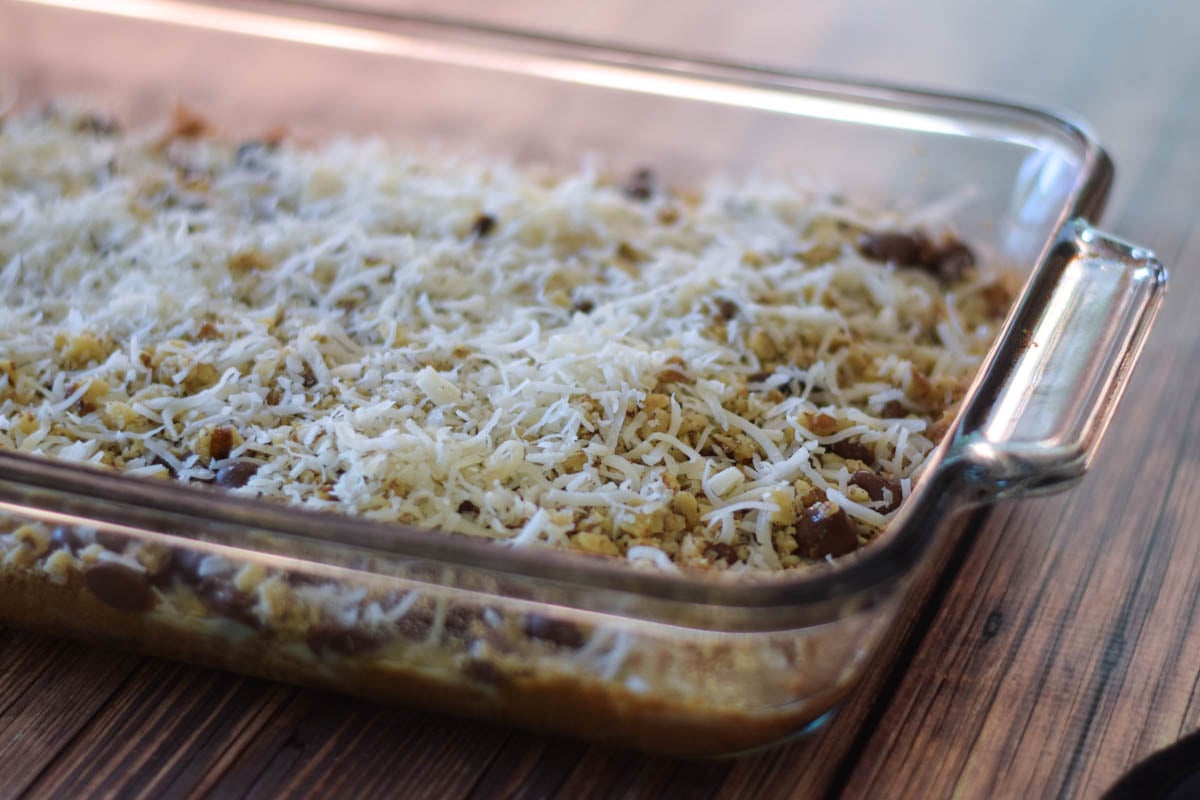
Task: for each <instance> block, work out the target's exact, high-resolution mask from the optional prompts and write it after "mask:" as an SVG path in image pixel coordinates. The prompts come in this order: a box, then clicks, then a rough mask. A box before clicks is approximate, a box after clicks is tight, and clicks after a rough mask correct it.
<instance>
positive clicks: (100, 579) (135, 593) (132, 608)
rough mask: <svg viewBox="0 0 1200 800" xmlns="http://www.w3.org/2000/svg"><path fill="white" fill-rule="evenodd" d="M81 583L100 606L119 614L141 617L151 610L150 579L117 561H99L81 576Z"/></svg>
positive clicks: (152, 594) (138, 570)
mask: <svg viewBox="0 0 1200 800" xmlns="http://www.w3.org/2000/svg"><path fill="white" fill-rule="evenodd" d="M83 582H84V585H85V586H87V588H88V590H89V591H90V592H91V593H92V594H94V595H96V597H97V598H98V599H99V600H100V602H102V603H104V604H105V605H107V606H111V607H112V608H115V609H117V610H118V611H127V612H129V613H131V614H140V613H143V612H146V611H149V610H150V609H151V608H153V607H154V592H153V591H152V590H151V588H150V577H149V576H148V575H147V574H146V573H145V572H144V571H142V570H140V569H136V568H135V567H131V566H129V565H128V564H122V563H120V562H118V561H99V562H97V563H95V564H92V565H91V566H89V567H88V568H87V569H85V570H84V573H83Z"/></svg>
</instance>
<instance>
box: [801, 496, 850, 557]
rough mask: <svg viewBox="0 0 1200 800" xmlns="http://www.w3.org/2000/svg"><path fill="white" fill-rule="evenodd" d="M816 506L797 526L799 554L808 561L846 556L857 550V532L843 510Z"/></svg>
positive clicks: (806, 510)
mask: <svg viewBox="0 0 1200 800" xmlns="http://www.w3.org/2000/svg"><path fill="white" fill-rule="evenodd" d="M832 508H833V506H832V504H830V503H828V502H821V503H817V504H816V505H813V506H810V507H809V508H806V509H804V512H803V513H802V514H801V515H800V519H799V520H798V521H797V522H796V544H797V545H798V546H799V551H798V554H799V555H802V556H804V557H806V558H824V557H825V556H834V557H837V556H843V555H845V554H846V553H850V552H853V551H854V550H855V549H856V548H857V547H858V528H857V527H856V526H855V525H854V522H853V521H851V519H850V518H849V517H848V516H846V512H845V511H843V510H842V509H840V508H839V509H837V510H836V511H832Z"/></svg>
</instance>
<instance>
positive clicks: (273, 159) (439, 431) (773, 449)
mask: <svg viewBox="0 0 1200 800" xmlns="http://www.w3.org/2000/svg"><path fill="white" fill-rule="evenodd" d="M95 119H96V118H94V117H89V116H86V115H78V114H72V113H67V112H63V111H54V110H51V111H48V112H46V113H43V114H39V115H33V116H27V117H21V118H14V119H10V120H7V121H6V122H5V123H4V126H3V128H2V129H0V292H3V296H4V297H5V304H4V307H3V308H2V309H0V447H3V448H8V449H13V450H21V451H25V452H30V453H37V454H42V455H46V456H53V457H56V458H61V459H69V460H72V461H79V462H87V463H91V464H95V465H103V466H106V467H110V468H116V469H120V470H123V471H126V472H129V473H132V474H136V475H143V476H147V475H157V476H161V477H174V478H175V479H178V480H181V481H186V482H215V483H216V484H218V485H220V486H223V487H224V488H226V489H228V490H230V491H234V492H237V493H239V494H243V495H247V496H252V497H253V496H258V497H263V498H268V499H273V500H280V501H286V502H291V503H296V504H299V505H302V506H306V507H309V508H314V509H325V510H338V511H344V512H349V513H354V514H359V515H364V516H366V517H369V518H372V519H377V520H388V521H395V522H403V523H411V524H416V525H420V526H424V527H429V528H437V529H440V530H442V531H447V532H456V533H462V534H470V535H475V536H482V537H486V538H489V539H494V540H498V541H500V542H505V543H508V544H509V545H512V546H531V545H535V544H543V545H553V546H558V547H566V548H572V549H576V550H582V551H585V552H590V553H600V554H607V555H610V556H622V557H624V558H626V559H627V560H629V561H630V562H631V563H633V564H634V565H635V566H644V567H647V568H656V569H675V568H677V565H679V566H686V567H692V568H710V569H734V570H740V569H747V568H758V569H778V568H780V567H792V566H796V565H798V564H802V563H806V562H810V561H814V560H823V559H824V558H826V557H827V556H830V555H833V556H837V555H841V554H844V553H845V552H849V551H850V550H853V549H854V548H856V547H858V546H860V545H862V544H865V543H866V542H868V541H870V540H871V539H872V538H874V537H875V536H877V535H878V534H879V533H880V531H881V530H882V529H883V528H884V527H885V526H886V524H887V521H888V520H889V519H890V517H891V516H892V515H893V514H894V513H895V507H896V505H897V504H898V503H899V502H900V500H901V497H902V496H907V494H908V492H909V486H910V483H909V482H910V479H912V478H913V477H914V476H916V475H917V474H918V473H919V470H920V468H921V465H922V464H923V462H924V460H925V458H926V457H927V456H928V454H929V452H930V451H931V449H932V448H933V446H934V444H935V441H936V439H937V438H938V436H939V435H940V430H939V426H941V427H942V428H944V424H945V421H946V420H947V419H948V414H949V410H950V409H951V408H952V407H953V405H954V403H955V402H956V401H957V399H958V397H959V395H960V393H961V391H962V388H963V386H964V384H965V382H966V381H967V380H968V379H969V377H970V376H971V375H972V373H973V371H974V370H975V369H976V367H977V366H978V364H979V361H980V360H981V358H982V355H983V354H984V353H985V352H986V349H987V347H988V346H989V344H990V341H991V338H992V336H993V334H994V332H995V331H996V329H997V328H998V323H999V322H1000V320H1001V319H1002V317H1003V315H1004V313H1005V312H1006V309H1007V305H1008V301H1009V298H1010V292H1009V291H1008V290H1007V289H1006V288H1004V286H1003V284H1004V281H1003V279H1002V278H1003V276H1000V275H998V274H997V273H996V272H995V271H994V270H990V269H988V268H986V266H980V265H969V269H966V270H965V271H962V272H961V273H959V274H955V275H952V276H950V277H949V278H948V277H947V275H946V274H941V275H940V276H939V274H938V273H937V270H934V269H931V268H928V267H929V266H930V264H933V263H935V262H937V263H939V264H940V263H942V262H940V261H937V259H939V258H940V259H942V261H945V260H946V259H948V258H949V256H945V255H944V253H950V252H952V251H953V252H960V251H954V247H959V248H961V247H962V246H961V245H958V244H957V243H956V242H953V240H948V239H946V240H944V241H943V244H940V245H934V244H931V240H929V239H926V238H924V237H919V241H918V240H916V239H914V241H918V243H919V244H920V245H921V246H922V247H928V248H933V247H941V248H942V249H941V250H939V251H937V252H936V253H934V255H933V256H929V255H928V253H926V254H925V255H921V256H920V257H919V258H920V259H924V260H923V261H922V262H921V263H922V264H924V265H925V267H926V268H919V267H918V266H906V264H907V263H909V262H912V258H908V257H890V256H887V255H886V254H884V255H883V256H881V255H880V253H879V252H878V251H879V248H878V247H872V246H864V245H863V244H862V238H861V237H863V236H871V235H873V232H874V231H880V230H883V231H896V230H901V229H902V228H903V220H902V219H900V218H898V217H896V216H895V215H888V214H884V213H880V212H868V211H864V210H861V209H855V208H852V207H849V206H847V205H844V204H843V203H842V202H841V201H839V200H837V199H835V198H831V197H829V196H827V195H823V194H820V193H813V192H811V191H808V190H806V189H805V188H804V187H803V186H801V185H799V184H798V183H794V182H788V181H782V180H781V181H772V182H767V181H762V180H759V181H746V182H742V183H729V182H725V183H716V182H714V183H712V184H710V185H707V186H706V187H703V189H702V190H701V191H699V192H696V193H692V194H686V193H675V192H670V191H666V190H664V189H661V188H659V189H656V190H655V191H653V192H649V191H646V187H645V186H644V185H641V186H640V187H639V189H640V191H639V192H636V193H635V192H629V191H625V190H623V189H622V187H621V186H620V185H617V184H616V183H614V182H613V181H612V180H611V179H610V178H609V177H608V176H606V175H605V174H604V173H603V172H602V171H600V170H598V169H597V168H596V167H595V166H591V165H584V166H583V167H581V168H580V169H579V170H578V171H576V172H574V173H572V174H562V175H558V176H555V177H546V176H545V175H543V174H541V173H536V174H535V173H533V172H531V171H528V170H524V169H522V168H520V167H518V166H516V165H514V164H512V163H505V162H501V161H488V160H482V159H478V158H475V159H465V158H457V157H453V156H447V155H432V154H430V153H428V152H424V151H418V150H412V149H401V148H399V147H396V146H393V145H388V144H384V143H380V142H375V141H361V140H354V141H350V140H343V141H334V142H332V143H329V144H327V145H324V146H321V147H319V148H315V149H302V148H298V147H293V146H291V145H290V144H287V143H284V144H273V143H268V142H243V143H240V144H239V143H234V142H228V141H224V140H221V139H219V138H216V137H212V136H207V135H202V134H201V133H200V132H199V131H195V130H180V129H179V128H178V126H177V127H176V129H175V130H171V131H167V132H165V133H163V132H139V133H136V134H131V135H123V134H120V133H117V132H115V131H114V130H113V129H112V127H111V126H109V125H107V124H105V125H100V124H96V123H95ZM643 177H644V176H643ZM897 235H898V234H897ZM909 238H910V239H913V237H911V236H910V237H909ZM947 242H949V244H947ZM930 252H933V251H930ZM939 253H942V254H943V255H939ZM968 253H969V251H968ZM913 258H916V257H915V256H914V257H913ZM972 260H973V259H972ZM912 263H914V264H915V262H912Z"/></svg>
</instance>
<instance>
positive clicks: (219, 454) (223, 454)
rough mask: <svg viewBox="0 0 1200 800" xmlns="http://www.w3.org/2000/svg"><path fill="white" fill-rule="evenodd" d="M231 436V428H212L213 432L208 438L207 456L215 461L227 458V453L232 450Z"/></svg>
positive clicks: (232, 431)
mask: <svg viewBox="0 0 1200 800" xmlns="http://www.w3.org/2000/svg"><path fill="white" fill-rule="evenodd" d="M233 434H234V430H233V428H231V427H229V426H228V425H220V426H218V427H216V428H213V432H212V434H211V435H210V436H209V438H208V454H209V456H211V457H212V458H213V459H215V460H217V461H223V460H224V459H226V458H229V451H230V450H232V449H233Z"/></svg>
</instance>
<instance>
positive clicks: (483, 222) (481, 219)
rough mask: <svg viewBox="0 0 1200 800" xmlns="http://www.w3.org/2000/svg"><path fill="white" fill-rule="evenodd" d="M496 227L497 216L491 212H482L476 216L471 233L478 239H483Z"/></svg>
mask: <svg viewBox="0 0 1200 800" xmlns="http://www.w3.org/2000/svg"><path fill="white" fill-rule="evenodd" d="M495 229H496V218H495V217H493V216H492V215H491V214H480V215H479V216H477V217H476V218H475V221H474V222H472V223H471V235H472V236H474V237H475V238H477V239H482V238H483V237H485V236H487V235H488V234H490V233H491V232H492V231H494V230H495Z"/></svg>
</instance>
